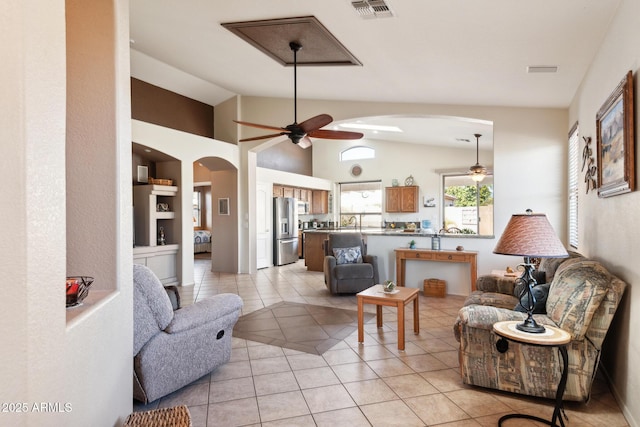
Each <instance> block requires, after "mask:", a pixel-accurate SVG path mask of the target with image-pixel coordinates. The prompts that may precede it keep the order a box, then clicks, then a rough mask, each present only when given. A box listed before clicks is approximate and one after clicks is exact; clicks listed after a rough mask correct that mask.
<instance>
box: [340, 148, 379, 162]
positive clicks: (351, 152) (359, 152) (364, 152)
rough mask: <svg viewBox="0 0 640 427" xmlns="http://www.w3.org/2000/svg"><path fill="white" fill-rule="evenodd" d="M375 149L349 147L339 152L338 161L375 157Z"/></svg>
mask: <svg viewBox="0 0 640 427" xmlns="http://www.w3.org/2000/svg"><path fill="white" fill-rule="evenodd" d="M375 157H376V150H374V149H373V148H371V147H361V146H359V147H351V148H347V149H346V150H344V151H342V152H340V161H341V162H346V161H348V160H360V159H375Z"/></svg>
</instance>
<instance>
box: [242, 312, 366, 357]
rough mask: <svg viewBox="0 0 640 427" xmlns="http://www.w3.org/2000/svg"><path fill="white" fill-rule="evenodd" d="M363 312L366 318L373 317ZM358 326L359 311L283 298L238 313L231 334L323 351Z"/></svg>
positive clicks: (300, 349) (311, 350)
mask: <svg viewBox="0 0 640 427" xmlns="http://www.w3.org/2000/svg"><path fill="white" fill-rule="evenodd" d="M374 316H375V314H373V313H364V318H365V320H366V321H368V320H370V319H371V318H372V317H374ZM357 330H358V312H357V311H355V310H345V309H343V308H335V307H327V306H320V305H311V304H303V303H300V302H290V301H282V302H277V303H275V304H272V305H270V306H268V307H265V308H262V309H260V310H256V311H254V312H253V313H249V314H245V315H244V316H242V317H240V319H239V320H238V323H236V326H235V327H234V328H233V336H234V337H239V338H244V339H246V340H249V341H256V342H261V343H263V344H270V345H272V346H274V345H275V346H279V347H284V348H289V349H293V350H299V351H303V352H305V353H311V354H322V353H324V352H325V351H327V350H329V349H331V348H333V347H334V346H335V345H336V344H339V343H340V341H342V340H343V339H345V338H347V337H349V336H350V335H351V334H352V333H353V332H354V331H357Z"/></svg>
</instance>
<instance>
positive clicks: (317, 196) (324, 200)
mask: <svg viewBox="0 0 640 427" xmlns="http://www.w3.org/2000/svg"><path fill="white" fill-rule="evenodd" d="M310 213H311V214H314V215H315V214H326V213H329V192H328V191H327V190H312V192H311V212H310Z"/></svg>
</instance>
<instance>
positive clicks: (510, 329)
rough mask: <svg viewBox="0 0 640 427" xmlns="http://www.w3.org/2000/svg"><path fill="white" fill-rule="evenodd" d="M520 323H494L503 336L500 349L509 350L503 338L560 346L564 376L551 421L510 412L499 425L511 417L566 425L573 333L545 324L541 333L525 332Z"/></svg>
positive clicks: (502, 418)
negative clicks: (569, 348)
mask: <svg viewBox="0 0 640 427" xmlns="http://www.w3.org/2000/svg"><path fill="white" fill-rule="evenodd" d="M518 323H522V322H521V321H506V322H497V323H494V324H493V331H494V332H495V333H496V334H498V335H499V336H500V337H501V338H500V340H498V342H497V343H496V348H497V349H498V351H499V352H501V353H504V352H505V351H507V348H508V343H507V342H506V341H503V340H510V341H514V342H518V343H523V344H529V345H539V346H544V347H558V350H559V351H560V356H561V357H562V377H561V378H560V384H558V390H557V391H556V405H555V408H554V410H553V417H552V418H551V421H549V420H545V419H543V418H540V417H536V416H534V415H528V414H508V415H504V416H503V417H501V418H500V420H499V421H498V426H502V422H503V421H505V420H508V419H511V418H524V419H528V420H534V421H538V422H541V423H544V424H547V425H550V426H552V427H557V424H556V420H560V425H561V426H562V427H564V420H563V419H562V415H563V413H564V408H563V404H562V396H563V395H564V389H565V387H566V386H567V375H568V367H569V361H568V356H567V347H566V345H567V344H568V343H569V342H570V341H571V335H570V334H569V333H568V332H566V331H564V330H562V329H560V328H556V327H555V326H547V325H544V328H545V331H544V332H542V333H539V334H536V333H530V332H523V331H520V330H518V329H516V325H517V324H518Z"/></svg>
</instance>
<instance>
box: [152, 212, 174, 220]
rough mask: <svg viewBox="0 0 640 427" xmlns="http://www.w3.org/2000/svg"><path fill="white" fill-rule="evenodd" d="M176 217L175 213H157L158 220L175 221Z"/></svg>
mask: <svg viewBox="0 0 640 427" xmlns="http://www.w3.org/2000/svg"><path fill="white" fill-rule="evenodd" d="M175 217H176V213H175V212H156V218H157V219H174V218H175Z"/></svg>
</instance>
